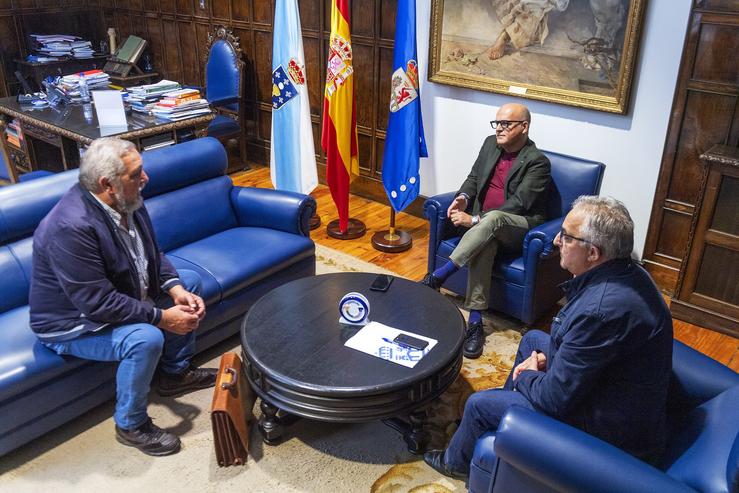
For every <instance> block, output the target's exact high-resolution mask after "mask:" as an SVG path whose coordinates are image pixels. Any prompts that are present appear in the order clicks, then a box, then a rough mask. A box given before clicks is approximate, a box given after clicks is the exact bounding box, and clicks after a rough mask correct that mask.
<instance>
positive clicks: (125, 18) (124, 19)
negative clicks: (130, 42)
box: [115, 10, 148, 46]
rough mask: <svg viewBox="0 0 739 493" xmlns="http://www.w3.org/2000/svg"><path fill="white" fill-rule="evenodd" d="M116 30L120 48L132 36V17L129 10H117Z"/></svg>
mask: <svg viewBox="0 0 739 493" xmlns="http://www.w3.org/2000/svg"><path fill="white" fill-rule="evenodd" d="M115 30H116V42H117V43H118V46H120V45H121V43H122V42H123V40H124V39H126V38H127V37H128V36H129V35H130V34H131V16H130V15H129V13H128V11H127V10H116V12H115ZM147 41H148V39H147Z"/></svg>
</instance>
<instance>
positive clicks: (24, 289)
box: [0, 137, 316, 455]
mask: <svg viewBox="0 0 739 493" xmlns="http://www.w3.org/2000/svg"><path fill="white" fill-rule="evenodd" d="M143 158H144V168H145V170H146V172H147V174H148V175H149V178H150V181H149V184H148V186H147V187H146V188H145V189H144V197H145V201H146V206H147V208H148V210H149V213H150V215H151V219H152V222H153V224H154V228H155V230H156V234H157V237H158V240H159V244H160V246H161V248H162V250H163V251H165V252H166V253H167V255H168V257H169V258H170V259H171V260H172V263H173V264H174V265H175V267H177V268H187V269H191V270H195V271H197V272H198V273H199V274H200V275H201V277H202V278H203V298H204V300H205V302H206V304H207V311H208V313H207V316H206V318H205V320H204V321H203V323H202V325H201V327H200V328H199V329H198V340H197V349H198V351H202V350H204V349H206V348H208V347H210V346H212V345H213V344H215V343H217V342H219V341H221V340H223V339H225V338H227V337H229V336H231V335H232V334H235V333H237V332H238V329H239V326H240V322H241V319H242V317H243V315H244V314H245V312H246V311H247V310H248V308H249V307H250V305H252V304H253V303H254V302H255V301H256V300H257V299H258V298H259V297H261V296H262V295H263V294H265V293H266V292H268V291H270V290H271V289H273V288H275V287H277V286H279V285H281V284H283V283H285V282H288V281H291V280H293V279H297V278H301V277H305V276H311V275H314V274H315V245H314V243H313V241H312V240H311V239H310V230H309V221H310V217H311V216H312V215H313V213H314V211H315V208H316V203H315V200H314V199H313V198H312V197H309V196H306V195H302V194H297V193H292V192H281V191H275V190H271V189H257V188H242V187H235V186H233V184H232V182H231V179H230V178H229V177H228V176H224V172H225V169H226V163H227V158H226V152H225V150H224V149H223V146H222V145H221V144H220V143H219V142H218V141H217V140H216V139H213V138H209V137H208V138H203V139H197V140H193V141H190V142H187V143H183V144H179V145H176V146H172V147H169V148H166V149H160V150H156V151H151V152H148V153H144V155H143ZM76 182H77V170H71V171H67V172H64V173H59V174H56V175H52V176H49V177H45V178H40V179H38V180H33V181H31V182H28V183H21V184H18V185H13V186H9V187H4V188H2V189H0V455H3V454H5V453H7V452H9V451H11V450H13V449H15V448H16V447H19V446H20V445H22V444H24V443H26V442H28V441H30V440H32V439H34V438H36V437H38V436H40V435H42V434H44V433H46V432H47V431H49V430H51V429H53V428H55V427H57V426H59V425H62V424H63V423H65V422H67V421H69V420H70V419H72V418H74V417H76V416H78V415H80V414H82V413H84V412H86V411H87V410H89V409H91V408H92V407H94V406H97V405H98V404H101V403H102V402H105V401H106V400H108V399H111V398H112V397H113V396H114V390H115V381H114V376H115V369H116V367H115V365H114V364H111V363H99V362H90V361H83V360H80V359H77V358H74V357H68V358H66V357H61V356H58V355H56V354H55V353H54V352H52V351H50V350H48V349H47V348H46V347H44V346H43V345H41V344H40V343H39V342H38V341H37V339H36V337H35V335H34V334H33V332H31V329H30V328H29V326H28V305H27V303H28V289H29V278H30V276H31V252H32V243H33V241H32V240H33V238H32V236H33V231H34V229H35V227H36V226H37V224H38V223H39V221H40V220H41V219H42V218H43V217H44V216H45V215H46V213H47V212H48V211H49V210H50V209H51V208H52V207H53V205H54V204H55V203H56V202H57V201H58V200H59V198H60V197H61V196H62V194H64V192H66V191H67V190H68V189H69V188H70V187H71V186H72V185H73V184H74V183H76Z"/></svg>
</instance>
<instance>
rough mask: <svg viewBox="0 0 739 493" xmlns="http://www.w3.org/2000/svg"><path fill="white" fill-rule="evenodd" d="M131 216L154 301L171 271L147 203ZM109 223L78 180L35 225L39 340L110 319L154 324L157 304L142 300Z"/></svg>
mask: <svg viewBox="0 0 739 493" xmlns="http://www.w3.org/2000/svg"><path fill="white" fill-rule="evenodd" d="M134 220H135V221H136V226H137V227H138V230H139V232H140V233H141V239H142V242H143V244H144V250H145V251H146V257H147V259H148V261H149V267H148V271H149V272H148V273H149V279H150V282H149V292H148V293H147V295H148V297H149V298H150V299H156V298H157V297H158V296H159V295H160V294H161V292H162V288H161V286H162V285H163V284H164V283H165V282H167V281H168V280H171V279H174V278H176V277H177V270H176V269H175V268H174V267H173V266H172V264H171V263H170V262H169V260H167V258H166V257H165V256H164V254H163V253H161V252H160V251H159V247H158V245H157V242H156V238H155V237H154V229H153V227H152V225H151V220H150V219H149V214H148V213H147V212H146V208H145V207H141V208H140V209H139V210H137V211H136V212H134ZM114 228H115V224H114V223H113V220H112V219H111V218H110V216H109V215H108V214H107V213H106V212H105V210H104V209H103V208H102V206H101V205H100V204H99V203H98V201H97V200H95V198H94V197H92V196H91V195H90V193H89V192H87V191H86V190H85V189H84V188H82V186H81V185H79V184H78V185H75V186H74V187H72V188H71V189H70V190H69V191H68V192H67V193H65V194H64V196H63V197H62V198H61V200H60V201H59V202H58V203H57V204H56V205H55V206H54V208H53V209H52V210H51V211H49V214H47V216H46V217H45V218H44V219H43V220H42V221H41V223H40V224H39V226H38V228H36V231H35V233H34V235H33V274H32V277H31V289H30V292H29V300H28V304H29V305H30V312H31V329H33V331H34V332H36V334H37V335H38V337H39V339H41V340H43V341H48V342H52V341H63V340H69V339H73V338H75V337H78V336H79V335H81V334H84V333H86V332H90V331H94V330H98V329H100V328H102V327H103V326H105V325H108V324H120V323H140V322H144V323H150V324H153V325H156V324H158V323H159V320H160V319H161V310H159V309H158V308H155V307H154V306H153V305H152V304H151V303H148V302H145V301H141V299H142V298H143V297H142V296H141V293H140V289H141V288H140V287H139V282H138V278H137V274H136V270H135V264H134V261H133V259H132V258H131V257H130V256H129V254H128V253H127V250H126V248H125V247H124V245H123V244H122V243H121V241H120V239H119V237H118V235H117V234H116V232H115V229H114ZM178 282H179V281H175V282H171V283H168V285H167V287H168V288H171V287H173V286H175V285H176V284H177V283H178Z"/></svg>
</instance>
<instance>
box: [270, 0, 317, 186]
mask: <svg viewBox="0 0 739 493" xmlns="http://www.w3.org/2000/svg"><path fill="white" fill-rule="evenodd" d="M304 60H305V57H304V55H303V37H302V33H301V29H300V14H299V11H298V4H297V0H276V2H275V23H274V38H273V44H272V143H271V146H270V147H271V149H270V176H271V178H272V184H273V185H274V186H275V188H276V189H278V190H289V191H292V192H300V193H310V192H311V191H312V190H313V189H314V188H316V186H317V185H318V172H317V171H316V152H315V147H314V145H313V129H312V128H311V121H310V104H309V102H308V88H307V86H306V74H305V62H304Z"/></svg>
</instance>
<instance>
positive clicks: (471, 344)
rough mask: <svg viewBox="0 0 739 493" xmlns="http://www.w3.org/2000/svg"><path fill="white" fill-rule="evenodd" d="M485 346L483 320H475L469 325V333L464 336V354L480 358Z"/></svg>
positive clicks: (472, 357) (467, 356)
mask: <svg viewBox="0 0 739 493" xmlns="http://www.w3.org/2000/svg"><path fill="white" fill-rule="evenodd" d="M483 346H485V331H484V330H483V328H482V322H474V323H471V324H469V325H468V326H467V334H466V335H465V336H464V350H463V352H464V356H465V358H469V359H476V358H479V357H480V355H481V354H482V349H483Z"/></svg>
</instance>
